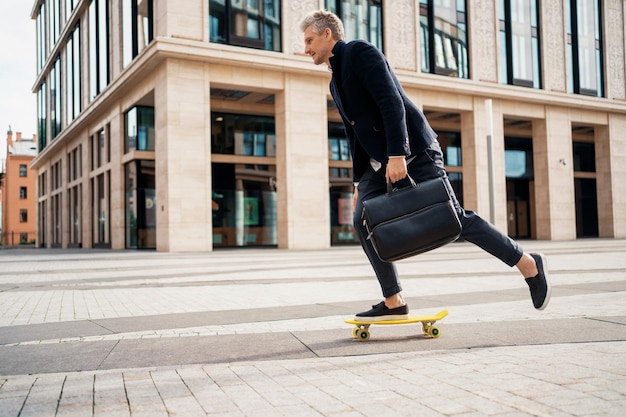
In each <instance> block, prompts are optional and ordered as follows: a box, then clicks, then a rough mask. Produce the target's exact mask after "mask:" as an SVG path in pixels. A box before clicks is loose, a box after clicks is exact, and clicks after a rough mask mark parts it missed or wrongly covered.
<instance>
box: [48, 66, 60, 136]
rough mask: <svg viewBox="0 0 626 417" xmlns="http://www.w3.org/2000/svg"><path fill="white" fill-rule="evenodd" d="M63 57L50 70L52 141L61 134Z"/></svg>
mask: <svg viewBox="0 0 626 417" xmlns="http://www.w3.org/2000/svg"><path fill="white" fill-rule="evenodd" d="M61 91H62V90H61V57H60V56H59V57H57V59H56V61H55V62H54V64H53V65H52V69H51V70H50V139H54V138H55V137H56V136H57V135H58V134H59V133H61V114H62V112H61Z"/></svg>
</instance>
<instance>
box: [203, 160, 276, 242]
mask: <svg viewBox="0 0 626 417" xmlns="http://www.w3.org/2000/svg"><path fill="white" fill-rule="evenodd" d="M211 166H212V178H213V192H212V201H211V205H212V213H213V246H231V247H232V246H270V245H272V246H273V245H276V244H277V243H278V229H277V221H276V215H277V198H276V189H275V184H276V183H275V181H276V180H275V178H276V166H275V165H268V166H266V169H265V170H255V169H250V168H249V167H248V166H246V165H243V164H236V163H233V164H231V163H213V164H212V165H211Z"/></svg>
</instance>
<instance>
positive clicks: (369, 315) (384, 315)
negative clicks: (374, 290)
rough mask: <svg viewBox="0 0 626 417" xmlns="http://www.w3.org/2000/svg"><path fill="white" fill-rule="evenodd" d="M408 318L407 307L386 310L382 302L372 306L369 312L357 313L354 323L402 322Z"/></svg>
mask: <svg viewBox="0 0 626 417" xmlns="http://www.w3.org/2000/svg"><path fill="white" fill-rule="evenodd" d="M408 317H409V306H408V305H406V304H405V305H403V306H402V307H396V308H387V306H386V305H385V302H384V301H381V302H380V303H378V304H376V305H373V306H372V309H371V310H368V311H364V312H362V313H358V314H357V315H356V316H355V317H354V320H356V321H383V320H404V319H406V318H408Z"/></svg>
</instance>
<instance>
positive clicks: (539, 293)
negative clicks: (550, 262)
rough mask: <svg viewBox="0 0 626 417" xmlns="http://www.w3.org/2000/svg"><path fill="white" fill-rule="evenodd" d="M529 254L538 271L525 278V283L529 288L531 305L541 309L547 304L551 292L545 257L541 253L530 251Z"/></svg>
mask: <svg viewBox="0 0 626 417" xmlns="http://www.w3.org/2000/svg"><path fill="white" fill-rule="evenodd" d="M530 256H532V257H533V259H534V260H535V263H536V264H537V270H538V271H539V273H538V274H537V275H535V276H534V277H532V278H527V279H526V283H527V284H528V287H529V288H530V297H531V298H532V300H533V305H534V306H535V308H536V309H537V310H543V309H544V308H546V306H547V305H548V301H550V292H551V289H550V282H549V281H548V269H547V267H546V258H545V256H544V255H543V254H541V253H531V254H530Z"/></svg>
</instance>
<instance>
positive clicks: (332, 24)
mask: <svg viewBox="0 0 626 417" xmlns="http://www.w3.org/2000/svg"><path fill="white" fill-rule="evenodd" d="M309 26H313V32H315V33H317V34H318V35H321V34H322V32H324V30H325V29H326V28H328V29H330V32H331V33H332V35H333V38H335V40H337V41H342V40H343V39H344V34H343V23H341V19H339V17H337V15H336V14H334V13H331V12H327V11H326V10H317V11H315V12H312V13H309V14H308V15H307V16H306V17H305V18H304V19H302V22H301V23H300V30H302V31H303V32H304V31H305V30H306V29H307V28H308V27H309Z"/></svg>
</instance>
